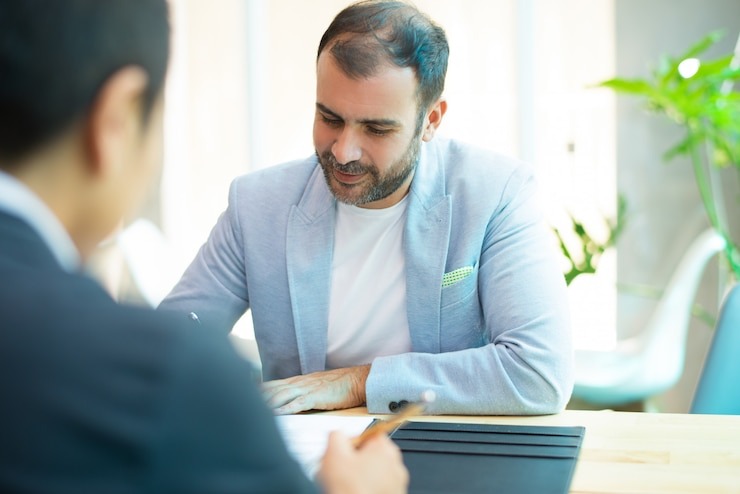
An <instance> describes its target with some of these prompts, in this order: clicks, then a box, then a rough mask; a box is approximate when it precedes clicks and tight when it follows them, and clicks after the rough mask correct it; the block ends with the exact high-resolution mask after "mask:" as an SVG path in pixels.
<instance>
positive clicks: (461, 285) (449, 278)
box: [440, 263, 478, 309]
mask: <svg viewBox="0 0 740 494" xmlns="http://www.w3.org/2000/svg"><path fill="white" fill-rule="evenodd" d="M477 287H478V264H477V263H476V264H475V265H474V266H466V267H462V268H458V269H455V270H453V271H450V272H448V273H445V275H444V277H443V278H442V300H441V305H440V307H441V308H442V309H444V308H447V307H450V306H452V305H455V304H457V303H460V302H463V301H464V300H465V299H466V298H468V297H470V296H471V295H472V294H473V293H475V292H476V289H477Z"/></svg>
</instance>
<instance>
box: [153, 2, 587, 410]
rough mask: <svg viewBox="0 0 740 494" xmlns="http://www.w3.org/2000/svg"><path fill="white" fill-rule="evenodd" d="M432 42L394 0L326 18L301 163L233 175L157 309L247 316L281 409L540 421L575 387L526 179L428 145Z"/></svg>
mask: <svg viewBox="0 0 740 494" xmlns="http://www.w3.org/2000/svg"><path fill="white" fill-rule="evenodd" d="M447 57H448V45H447V40H446V37H445V34H444V31H443V30H442V29H441V28H440V27H438V26H437V25H436V24H434V23H433V22H432V21H431V20H430V19H429V18H428V17H427V16H426V15H425V14H423V13H421V12H419V11H418V10H417V9H416V8H415V7H412V6H410V5H408V4H406V3H403V2H396V1H382V0H381V1H369V2H361V3H358V4H354V5H351V6H349V7H347V8H346V9H344V10H343V11H342V12H340V13H339V14H338V15H337V17H336V18H335V19H334V21H333V22H332V24H331V25H330V26H329V28H328V29H327V31H326V33H325V34H324V36H323V38H322V40H321V43H320V45H319V50H318V59H317V97H316V117H315V122H314V145H315V148H316V154H315V156H312V157H310V158H308V159H303V160H298V161H294V162H290V163H285V164H282V165H278V166H274V167H271V168H268V169H264V170H261V171H258V172H254V173H251V174H248V175H245V176H242V177H240V178H237V179H236V180H235V181H234V182H233V184H232V186H231V190H230V192H229V206H228V209H227V210H226V211H225V212H224V213H223V215H222V216H221V217H220V219H219V220H218V222H217V224H216V226H215V227H214V229H213V231H212V233H211V235H210V237H209V239H208V241H207V242H206V244H205V245H204V246H203V247H202V248H201V250H200V251H199V253H198V255H197V256H196V258H195V260H194V261H193V262H192V264H191V265H190V267H189V268H188V269H187V271H186V272H185V274H184V276H183V278H182V280H181V281H180V282H179V283H178V284H177V285H176V286H175V288H174V289H173V291H172V292H171V293H170V294H169V295H168V297H167V298H166V299H165V301H164V302H163V303H162V305H161V308H162V309H163V310H174V311H180V312H182V313H183V314H187V313H190V312H195V313H197V314H198V316H199V317H200V319H201V320H202V321H203V322H204V323H205V324H207V325H208V326H210V327H219V328H223V330H224V331H230V330H231V328H232V327H233V325H234V323H235V322H236V321H237V319H238V318H239V317H240V316H241V315H242V314H244V312H245V311H246V310H247V309H251V311H252V318H253V321H254V329H255V335H256V338H257V343H258V346H259V351H260V356H261V359H262V372H263V378H264V380H265V383H264V384H263V390H264V393H265V395H266V397H267V398H268V400H269V401H270V403H271V404H272V406H273V407H274V408H275V409H276V411H277V413H295V412H298V411H302V410H309V409H337V408H349V407H354V406H359V405H363V404H366V405H367V407H368V410H369V411H370V412H371V413H389V412H395V411H398V410H399V409H400V408H402V407H403V405H404V404H405V403H406V402H409V401H414V400H417V399H418V398H419V397H420V396H421V395H422V393H423V392H424V391H426V390H432V391H433V392H434V393H435V394H436V400H435V401H434V402H433V403H431V404H429V405H428V407H427V410H428V412H429V413H438V414H547V413H556V412H558V411H560V410H561V409H562V408H563V407H564V406H565V404H566V402H567V401H568V399H569V397H570V393H571V389H572V384H573V371H572V348H571V333H570V327H569V318H568V312H567V305H568V304H567V301H566V294H565V283H564V280H563V276H562V273H561V272H560V270H559V265H558V262H557V252H556V246H555V243H554V242H553V239H552V237H551V235H550V233H549V230H548V227H547V225H546V223H545V222H544V221H543V215H542V212H541V211H540V209H539V207H538V204H537V201H536V196H535V184H534V179H533V175H532V170H531V169H529V168H528V167H526V166H525V165H523V164H521V163H518V162H515V161H513V160H511V159H507V158H504V157H502V156H499V155H497V154H495V153H492V152H489V151H485V150H483V149H478V148H475V147H473V146H470V145H467V144H463V143H461V142H457V141H453V140H445V139H442V138H435V133H436V131H437V129H438V128H439V125H440V124H441V122H442V118H443V117H444V114H445V112H446V109H447V103H446V101H445V100H444V99H443V98H442V90H443V87H444V79H445V74H446V69H447Z"/></svg>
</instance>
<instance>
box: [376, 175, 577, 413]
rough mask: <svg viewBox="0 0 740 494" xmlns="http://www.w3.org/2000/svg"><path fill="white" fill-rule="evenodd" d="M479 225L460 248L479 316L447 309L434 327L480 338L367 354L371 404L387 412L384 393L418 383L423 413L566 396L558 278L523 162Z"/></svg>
mask: <svg viewBox="0 0 740 494" xmlns="http://www.w3.org/2000/svg"><path fill="white" fill-rule="evenodd" d="M479 192H484V191H479ZM455 200H456V198H455V197H454V196H453V197H452V201H453V203H454V201H455ZM480 202H482V201H480ZM468 216H469V215H468ZM453 221H454V219H453ZM478 225H479V226H478V227H477V228H478V230H479V231H480V230H481V229H482V228H485V231H481V232H479V233H478V234H471V235H469V236H470V237H475V238H476V240H475V245H471V244H468V245H467V246H466V247H463V248H465V249H468V250H469V252H468V254H469V255H470V257H472V258H474V259H477V261H478V274H477V276H478V279H477V286H476V287H475V290H476V292H477V297H471V299H470V300H469V301H466V302H465V303H470V304H476V306H475V307H476V308H475V312H477V311H479V310H480V312H481V313H482V315H481V316H480V317H474V318H469V319H466V318H465V317H464V316H461V317H459V318H453V319H456V320H457V321H458V327H454V328H453V327H444V326H443V327H442V328H441V334H442V336H443V337H444V332H445V331H448V332H449V331H457V332H462V331H464V332H471V333H474V334H476V335H477V334H480V339H481V343H480V345H478V346H477V347H475V348H468V349H460V350H458V351H452V352H446V353H418V352H417V353H413V352H412V353H406V354H401V355H394V356H387V357H379V358H376V359H375V360H374V361H373V363H372V368H371V371H370V374H369V376H368V380H367V384H366V392H367V406H368V410H369V411H370V412H371V413H388V412H389V409H390V410H392V409H394V408H397V407H393V406H391V405H392V403H393V402H396V403H398V402H400V401H402V400H407V401H412V400H416V399H418V397H419V396H420V395H421V393H422V392H423V391H425V390H427V389H429V390H432V391H434V392H435V393H436V396H437V398H436V400H435V402H434V403H433V404H431V405H430V406H429V412H430V413H438V414H490V415H527V414H548V413H557V412H559V411H561V410H562V409H563V408H564V407H565V405H566V403H567V402H568V399H569V398H570V394H571V391H572V387H573V350H572V342H571V329H570V318H569V312H568V301H567V294H566V290H565V282H564V278H563V275H562V273H561V272H560V265H559V263H558V259H557V249H556V244H555V242H554V238H553V236H552V234H551V233H550V232H549V230H548V227H547V224H546V223H545V221H544V219H543V215H542V210H541V208H540V205H539V204H538V201H537V200H536V194H535V183H534V178H533V176H532V173H531V171H530V170H529V169H528V168H526V167H518V168H517V169H516V170H514V172H513V173H511V175H510V176H509V177H508V181H507V183H506V186H505V187H504V189H503V192H502V194H501V199H500V200H499V201H498V203H497V204H495V206H494V207H492V209H491V212H489V213H488V214H487V215H486V216H485V221H481V222H479V223H478ZM468 233H470V231H469V232H468ZM479 239H482V240H479ZM477 304H479V306H480V309H478V308H477V307H478V305H477ZM441 310H442V311H444V310H460V309H459V308H452V309H446V308H441ZM471 312H473V311H471ZM421 317H423V315H422V316H421ZM465 325H467V326H465ZM461 326H462V327H461ZM481 326H482V327H481Z"/></svg>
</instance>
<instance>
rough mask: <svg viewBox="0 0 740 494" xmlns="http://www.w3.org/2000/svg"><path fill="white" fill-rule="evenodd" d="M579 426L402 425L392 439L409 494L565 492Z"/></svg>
mask: <svg viewBox="0 0 740 494" xmlns="http://www.w3.org/2000/svg"><path fill="white" fill-rule="evenodd" d="M584 433H585V429H584V428H583V427H550V426H520V425H493V424H454V423H432V422H406V423H405V424H404V425H402V426H401V427H399V428H398V429H396V430H395V431H394V432H393V433H392V434H391V438H392V439H393V441H394V442H395V443H396V444H397V445H398V446H399V447H400V448H401V451H402V453H403V461H404V463H405V464H406V467H407V468H408V470H409V474H410V477H411V479H410V484H409V493H410V494H443V493H444V494H468V493H476V494H478V493H488V492H492V493H493V492H495V493H497V494H509V493H510V494H527V493H537V494H565V493H567V492H568V489H569V487H570V483H571V480H572V477H573V471H574V469H575V465H576V459H577V458H578V453H579V451H580V447H581V442H582V441H583V435H584Z"/></svg>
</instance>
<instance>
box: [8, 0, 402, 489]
mask: <svg viewBox="0 0 740 494" xmlns="http://www.w3.org/2000/svg"><path fill="white" fill-rule="evenodd" d="M167 18H168V12H167V4H166V2H165V0H106V1H100V0H65V1H64V2H60V1H58V0H19V1H4V2H0V280H1V281H0V396H2V406H0V492H4V493H5V492H11V493H12V492H24V493H34V492H57V493H66V492H70V493H103V492H106V493H128V492H152V493H168V492H172V493H190V492H208V493H231V492H234V493H236V492H255V493H260V494H266V493H277V492H281V493H302V492H316V491H318V490H324V491H326V492H342V493H354V492H357V493H359V492H363V493H364V492H378V493H383V492H386V493H394V492H404V491H405V489H406V485H407V482H408V474H407V472H406V470H405V468H404V467H403V464H402V461H401V456H400V452H399V451H398V449H397V448H396V447H395V446H394V445H393V444H392V443H391V441H390V440H389V439H388V438H385V437H378V438H377V439H375V440H372V441H370V442H369V443H368V444H367V445H366V446H365V447H363V448H361V449H359V450H356V449H354V448H353V447H352V446H351V442H350V439H349V438H347V437H345V436H342V435H340V434H334V435H332V436H331V437H330V440H329V447H328V449H327V452H326V455H325V457H324V460H323V463H322V467H321V470H320V471H319V474H318V477H317V478H318V481H317V483H314V482H312V481H311V480H309V479H308V478H307V477H305V475H304V474H303V472H302V471H301V469H300V467H299V466H298V464H297V463H296V462H295V461H294V460H293V459H292V458H291V457H290V456H289V454H288V452H287V450H286V448H285V446H284V444H283V443H282V442H281V439H280V437H279V434H278V431H277V429H276V426H275V424H274V421H273V417H272V414H271V412H270V411H269V410H268V409H267V407H266V406H265V404H264V402H263V398H262V397H261V394H260V392H259V390H258V389H257V388H256V387H254V386H253V385H251V384H249V378H248V376H249V373H250V369H249V367H248V364H247V363H246V362H244V361H243V360H241V359H240V358H239V357H238V356H237V354H236V353H235V351H234V350H233V348H232V347H231V345H230V344H229V342H228V340H227V339H226V337H225V336H219V335H218V333H217V332H215V331H207V330H201V329H198V328H195V327H193V326H192V325H189V324H188V321H187V320H184V319H177V318H176V319H173V318H172V317H173V316H168V315H166V314H161V313H155V312H153V311H150V310H145V309H140V308H132V307H123V306H120V305H117V304H116V303H115V302H114V301H113V300H112V299H111V298H110V297H109V296H108V295H107V294H106V293H105V291H104V290H103V289H102V288H101V287H100V286H99V285H98V284H97V283H96V282H94V281H93V280H92V279H90V278H89V277H87V276H85V275H84V274H82V267H83V266H84V262H85V259H86V258H88V257H89V256H90V254H91V253H92V252H93V250H94V249H95V248H96V246H97V245H98V244H99V242H100V241H101V240H102V239H104V238H105V237H106V236H107V235H109V234H110V232H111V231H112V230H114V228H115V226H116V225H117V223H118V222H119V221H120V220H121V218H122V216H124V215H125V214H126V213H127V212H129V211H131V210H132V208H133V207H134V206H135V205H136V203H137V202H138V201H139V200H140V199H141V196H142V195H143V192H144V191H145V190H146V187H147V184H148V182H149V180H150V177H151V176H152V175H153V173H154V172H155V170H156V169H157V167H158V166H159V162H160V161H161V159H160V157H161V141H162V125H163V122H162V113H163V97H162V93H163V91H162V87H163V81H164V78H165V72H166V66H167V59H168V51H169V46H168V44H169V41H168V40H169V26H168V20H167Z"/></svg>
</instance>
